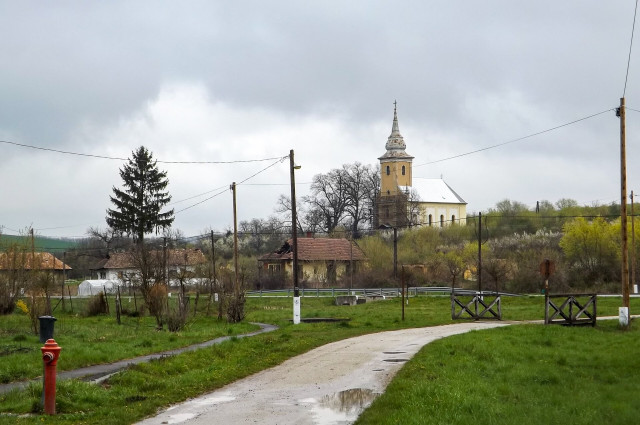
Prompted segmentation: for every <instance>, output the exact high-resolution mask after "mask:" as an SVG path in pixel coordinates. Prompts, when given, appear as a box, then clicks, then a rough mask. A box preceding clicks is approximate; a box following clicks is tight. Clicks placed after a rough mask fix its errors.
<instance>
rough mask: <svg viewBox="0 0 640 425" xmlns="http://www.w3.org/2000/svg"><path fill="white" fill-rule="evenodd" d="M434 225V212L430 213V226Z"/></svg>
mask: <svg viewBox="0 0 640 425" xmlns="http://www.w3.org/2000/svg"><path fill="white" fill-rule="evenodd" d="M432 225H433V214H429V226H432Z"/></svg>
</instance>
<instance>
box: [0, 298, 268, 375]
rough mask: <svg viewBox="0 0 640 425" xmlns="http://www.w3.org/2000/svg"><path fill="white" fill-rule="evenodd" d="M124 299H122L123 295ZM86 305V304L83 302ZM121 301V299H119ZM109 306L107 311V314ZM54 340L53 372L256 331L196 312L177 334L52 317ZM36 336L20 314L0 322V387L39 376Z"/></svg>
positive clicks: (141, 323)
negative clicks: (58, 351) (57, 357)
mask: <svg viewBox="0 0 640 425" xmlns="http://www.w3.org/2000/svg"><path fill="white" fill-rule="evenodd" d="M123 300H126V297H123ZM83 301H84V302H86V300H83ZM125 303H126V301H125ZM74 308H75V311H81V310H82V306H81V305H80V300H74ZM113 310H114V307H113V306H112V307H111V311H113ZM54 316H55V317H56V318H57V319H58V320H57V321H56V322H55V331H54V338H55V340H56V342H57V343H58V344H59V345H60V346H61V347H62V351H61V355H60V360H59V362H58V370H60V371H63V370H70V369H77V368H80V367H84V366H89V365H94V364H100V363H110V362H113V361H116V360H122V359H127V358H131V357H137V356H141V355H145V354H150V353H155V352H158V351H165V350H170V349H173V348H178V347H184V346H187V345H191V344H194V343H197V342H202V341H207V340H210V339H214V338H217V337H220V336H225V335H238V334H241V333H246V332H249V331H252V330H255V329H257V326H255V325H251V324H249V323H248V322H243V323H239V324H234V325H229V324H227V323H226V321H224V320H217V318H215V317H206V315H205V314H204V313H203V312H200V313H199V314H198V315H197V316H196V317H195V318H191V319H189V320H188V322H187V325H186V326H185V328H184V329H183V330H182V331H180V332H175V333H172V332H169V331H167V330H166V326H165V330H164V331H158V330H156V325H155V320H154V319H153V318H152V317H148V316H147V317H128V316H122V317H121V323H122V324H121V325H118V324H117V323H116V319H115V317H113V315H111V316H107V315H100V316H94V317H83V316H82V315H81V314H79V313H78V314H72V313H62V312H60V311H58V312H57V313H54ZM42 345H43V344H42V343H40V341H39V337H38V335H34V334H33V332H32V331H31V330H30V322H29V318H28V316H27V315H26V314H24V313H22V312H16V313H14V314H12V315H9V316H4V317H2V318H1V320H0V383H7V382H12V381H19V380H25V379H31V378H35V377H37V376H40V375H41V374H42V364H41V363H40V362H38V361H37V359H38V358H39V357H40V347H41V346H42Z"/></svg>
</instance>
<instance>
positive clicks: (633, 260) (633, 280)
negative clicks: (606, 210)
mask: <svg viewBox="0 0 640 425" xmlns="http://www.w3.org/2000/svg"><path fill="white" fill-rule="evenodd" d="M629 197H630V198H631V275H630V278H631V285H630V286H631V288H632V289H633V292H637V291H636V226H635V222H636V217H635V215H634V213H633V190H632V191H631V195H630V196H629Z"/></svg>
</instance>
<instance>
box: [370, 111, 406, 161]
mask: <svg viewBox="0 0 640 425" xmlns="http://www.w3.org/2000/svg"><path fill="white" fill-rule="evenodd" d="M396 106H397V105H396V102H394V106H393V125H392V126H391V134H390V135H389V137H388V138H387V143H386V145H385V146H384V147H385V148H386V149H387V152H386V153H385V154H384V155H382V156H381V157H380V158H378V159H379V160H383V159H413V157H412V156H411V155H409V154H408V153H406V152H405V149H406V148H407V145H406V144H405V143H404V138H403V137H402V134H400V127H399V126H398V112H397V108H396Z"/></svg>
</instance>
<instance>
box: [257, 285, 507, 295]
mask: <svg viewBox="0 0 640 425" xmlns="http://www.w3.org/2000/svg"><path fill="white" fill-rule="evenodd" d="M454 291H455V293H456V294H458V295H477V294H480V295H483V294H486V295H491V294H493V295H495V294H496V292H492V291H483V292H482V293H478V291H476V290H474V289H460V288H455V289H454ZM499 294H500V295H505V296H518V295H516V294H508V293H503V292H500V293H499ZM341 295H358V296H362V297H385V298H393V297H400V296H402V288H357V289H356V288H354V289H349V288H322V289H320V288H307V289H305V288H300V296H301V297H317V298H322V297H327V298H328V297H332V298H333V297H337V296H341ZM419 295H451V287H450V286H420V287H410V288H407V296H410V297H416V296H419ZM246 296H247V297H257V298H260V297H264V298H287V297H293V288H291V289H273V290H258V291H247V292H246Z"/></svg>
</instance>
